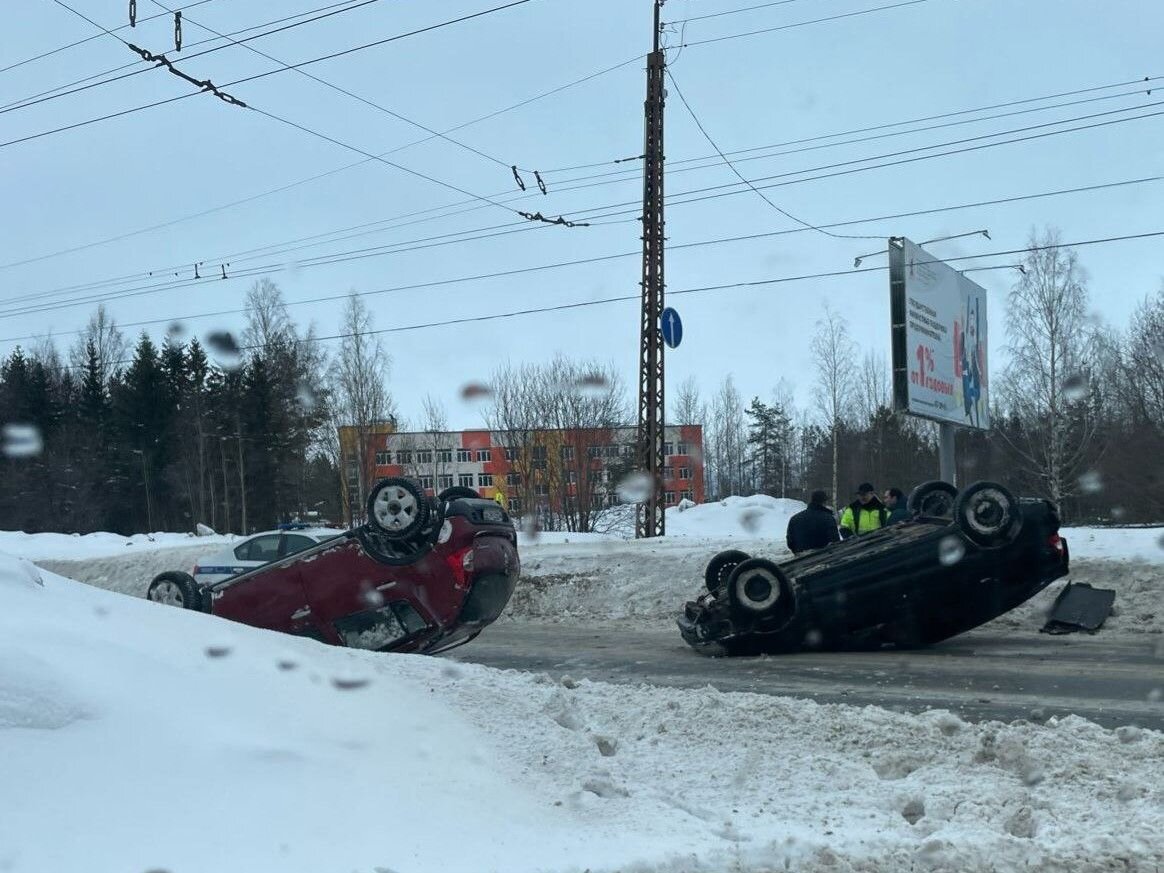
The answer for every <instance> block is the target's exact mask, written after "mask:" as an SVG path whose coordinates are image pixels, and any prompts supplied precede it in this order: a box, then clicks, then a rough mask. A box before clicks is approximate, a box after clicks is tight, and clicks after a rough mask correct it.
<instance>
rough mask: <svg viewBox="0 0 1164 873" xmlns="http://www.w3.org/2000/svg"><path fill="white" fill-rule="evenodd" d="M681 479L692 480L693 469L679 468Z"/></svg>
mask: <svg viewBox="0 0 1164 873" xmlns="http://www.w3.org/2000/svg"><path fill="white" fill-rule="evenodd" d="M679 478H680V479H690V478H691V468H690V467H680V468H679Z"/></svg>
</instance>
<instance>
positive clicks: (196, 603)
mask: <svg viewBox="0 0 1164 873" xmlns="http://www.w3.org/2000/svg"><path fill="white" fill-rule="evenodd" d="M146 600H152V601H153V602H154V603H164V604H166V605H167V606H176V607H178V608H179V609H193V610H201V609H202V593H201V592H200V591H199V590H198V583H197V582H195V581H194V577H193V576H191V575H190V574H189V573H183V572H181V571H179V570H173V571H171V572H168V573H162V574H160V575H158V576H156V577H155V578H154V581H153V582H151V583H150V587H149V589H148V590H147V591H146Z"/></svg>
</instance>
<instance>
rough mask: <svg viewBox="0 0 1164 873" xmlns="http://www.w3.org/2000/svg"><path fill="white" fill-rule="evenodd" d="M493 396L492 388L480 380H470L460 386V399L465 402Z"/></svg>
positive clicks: (476, 401)
mask: <svg viewBox="0 0 1164 873" xmlns="http://www.w3.org/2000/svg"><path fill="white" fill-rule="evenodd" d="M492 396H493V389H492V388H490V387H489V386H488V385H482V384H481V383H480V382H470V383H469V384H467V385H465V386H464V387H462V388H461V400H463V401H464V402H465V403H479V402H481V401H483V400H487V399H489V398H490V397H492Z"/></svg>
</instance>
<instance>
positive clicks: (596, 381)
mask: <svg viewBox="0 0 1164 873" xmlns="http://www.w3.org/2000/svg"><path fill="white" fill-rule="evenodd" d="M575 384H576V385H577V387H578V391H579V393H581V394H584V395H589V396H591V397H597V396H599V395H601V394H602V393H603V392H604V391H605V390H606V387H607V385H609V384H610V383H609V382H607V381H606V377H605V376H603V375H602V374H601V373H588V374H586V375H585V376H583V377H582V378H581V379H579V380H578V381H577V383H575Z"/></svg>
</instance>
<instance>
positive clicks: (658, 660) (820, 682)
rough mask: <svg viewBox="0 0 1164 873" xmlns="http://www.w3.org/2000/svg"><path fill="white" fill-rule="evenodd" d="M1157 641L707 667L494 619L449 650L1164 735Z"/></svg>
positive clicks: (998, 644) (972, 643) (957, 645)
mask: <svg viewBox="0 0 1164 873" xmlns="http://www.w3.org/2000/svg"><path fill="white" fill-rule="evenodd" d="M1160 644H1161V641H1160V640H1159V638H1158V637H1157V636H1154V635H1145V636H1143V637H1142V638H1140V639H1132V640H1128V639H1127V638H1126V637H1125V638H1123V639H1120V640H1116V639H1113V638H1110V637H1109V638H1105V637H1104V636H1103V633H1102V631H1101V632H1100V633H1099V634H1097V635H1095V636H1086V635H1078V634H1077V635H1071V636H1060V637H1054V636H1047V635H1042V634H1015V633H1013V632H1011V633H998V632H991V631H990V630H988V629H984V630H979V631H974V632H971V633H968V634H963V635H962V636H960V637H956V638H954V639H952V640H947V641H946V642H944V643H942V644H940V645H938V646H934V647H932V648H929V649H923V650H918V651H895V650H883V651H880V652H844V653H831V652H814V653H806V654H797V655H780V656H767V657H755V658H709V657H706V656H703V655H699V654H697V653H696V652H694V651H692V650H691V649H690V648H688V647H687V645H686V644H685V643H684V642H683V641H682V639H681V638H680V637H679V632H678V630H675V629H666V628H652V629H642V628H630V627H618V626H612V625H598V626H592V627H585V626H578V625H564V624H538V623H533V622H525V621H510V622H500V623H498V624H495V625H493V626H492V627H490V628H489V629H487V630H486V631H485V632H484V633H483V634H482V635H481V636H480V637H478V638H477V639H476V640H474V641H473V642H472V643H469V644H468V645H466V646H464V647H463V648H460V649H457V650H456V651H454V652H452V653H450V654H449V655H448V657H451V658H455V659H457V660H459V661H464V662H470V663H478V664H486V665H488V666H490V667H498V668H502V669H516V670H525V671H532V672H545V673H548V674H549V675H551V676H554V677H558V678H560V677H561V676H564V675H569V676H571V677H573V678H574V679H592V680H598V681H603V682H617V683H622V684H639V683H646V684H651V685H661V686H670V687H675V688H702V687H704V686H706V685H711V686H713V687H715V688H717V689H719V690H720V691H750V692H754V693H758V694H774V695H790V696H794V697H804V698H810V699H812V700H816V701H818V702H821V703H847V704H852V705H856V706H864V705H867V704H874V705H877V706H883V707H887V708H890V709H898V710H902V711H908V712H920V711H922V710H926V709H948V710H950V711H952V712H955V713H958V714H959V715H960V716H962V717H963V718H965V719H967V720H971V721H979V720H984V719H997V720H1000V721H1013V720H1015V719H1029V720H1032V721H1042V720H1045V719H1047V718H1049V717H1051V716H1063V715H1067V714H1070V713H1074V714H1077V715H1080V716H1083V717H1085V718H1088V719H1090V720H1092V721H1095V722H1097V723H1099V724H1102V725H1104V726H1106V727H1109V728H1110V727H1118V726H1121V725H1129V724H1134V725H1138V726H1140V727H1145V728H1152V729H1155V730H1164V653H1162V654H1161V655H1159V656H1158V655H1157V653H1156V647H1157V646H1158V645H1160Z"/></svg>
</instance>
